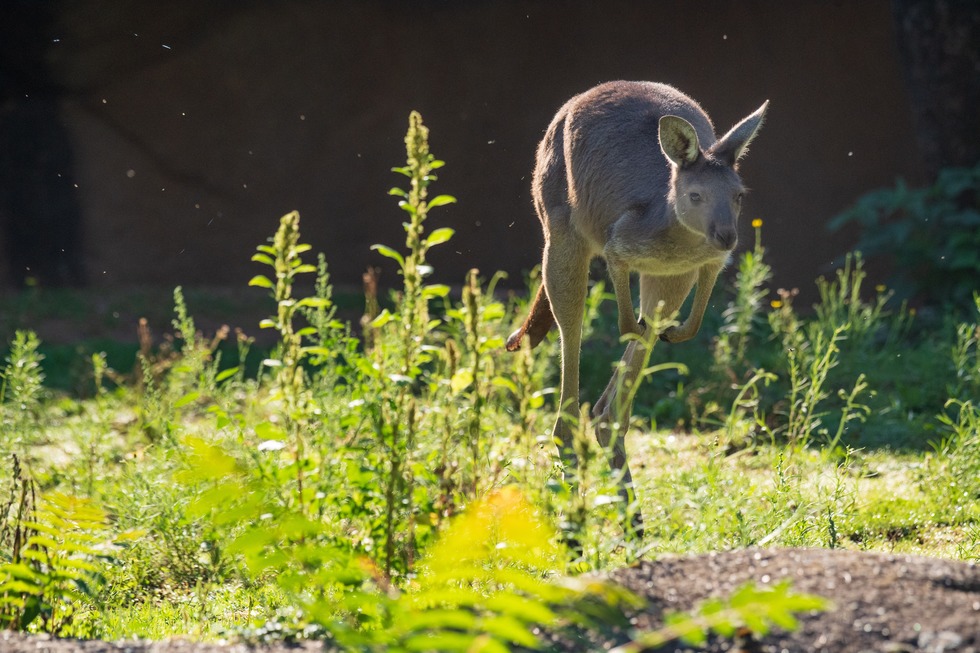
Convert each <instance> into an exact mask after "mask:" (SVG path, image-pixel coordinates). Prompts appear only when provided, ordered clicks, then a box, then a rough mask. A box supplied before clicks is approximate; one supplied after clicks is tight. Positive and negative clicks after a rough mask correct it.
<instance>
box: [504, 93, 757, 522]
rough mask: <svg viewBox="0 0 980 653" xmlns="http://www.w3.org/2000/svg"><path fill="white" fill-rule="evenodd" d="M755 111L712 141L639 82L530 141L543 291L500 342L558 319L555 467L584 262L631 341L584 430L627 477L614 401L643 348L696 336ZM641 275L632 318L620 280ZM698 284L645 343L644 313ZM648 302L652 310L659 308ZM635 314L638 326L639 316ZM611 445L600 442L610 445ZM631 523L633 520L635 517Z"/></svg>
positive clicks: (731, 224) (568, 442)
mask: <svg viewBox="0 0 980 653" xmlns="http://www.w3.org/2000/svg"><path fill="white" fill-rule="evenodd" d="M767 105H768V102H766V103H765V104H763V105H762V106H761V107H760V108H759V109H758V110H757V111H756V112H755V113H753V114H752V115H750V116H748V117H747V118H745V119H744V120H742V121H741V122H740V123H738V124H737V125H735V127H733V128H732V130H731V131H729V132H728V133H727V134H725V135H724V136H723V137H721V138H717V137H716V136H715V131H714V127H713V126H712V124H711V119H710V118H708V115H707V114H706V113H705V112H704V110H702V109H701V107H700V106H698V104H697V103H696V102H695V101H694V100H692V99H691V98H689V97H687V96H686V95H684V94H683V93H681V92H680V91H678V90H677V89H675V88H673V87H671V86H667V85H665V84H656V83H652V82H610V83H607V84H602V85H600V86H597V87H595V88H593V89H591V90H589V91H586V92H585V93H582V94H581V95H577V96H575V97H573V98H572V99H571V100H569V101H568V102H567V103H565V105H564V106H563V107H562V108H561V109H559V110H558V113H557V114H556V115H555V117H554V119H553V120H552V122H551V125H550V126H549V127H548V130H547V132H546V133H545V136H544V139H543V140H542V141H541V144H540V145H539V146H538V152H537V162H536V165H535V169H534V180H533V187H532V191H533V196H534V205H535V209H536V210H537V214H538V218H539V219H540V220H541V227H542V229H543V230H544V241H545V243H544V258H543V265H542V277H543V283H542V285H541V288H539V290H538V293H537V295H536V296H535V298H534V302H533V304H532V306H531V310H530V313H529V315H528V316H527V319H526V320H525V321H524V324H523V325H522V326H521V328H520V329H518V330H517V331H515V332H514V333H513V334H511V336H510V337H509V338H508V340H507V349H508V350H510V351H515V350H517V349H519V348H520V346H521V341H522V340H523V338H524V337H525V336H528V337H529V339H530V343H531V346H532V347H533V346H535V345H537V344H538V343H539V342H540V341H541V340H542V339H543V338H544V337H545V335H547V333H548V331H549V330H550V329H551V327H552V326H553V325H554V324H555V322H557V324H558V329H559V331H560V334H561V398H560V404H559V411H558V418H557V420H556V422H555V427H554V436H555V440H556V443H558V444H559V446H560V447H561V450H562V451H561V453H562V456H563V457H564V459H565V461H566V464H570V465H572V466H574V465H575V464H576V463H577V461H576V459H575V455H574V453H573V449H572V438H573V436H572V429H571V426H570V425H569V423H568V422H567V421H566V419H565V415H573V416H574V415H577V414H578V405H579V352H580V345H581V337H582V317H583V313H584V309H585V297H586V290H587V283H588V271H589V261H590V260H591V259H592V258H594V257H596V256H601V257H602V258H604V259H605V260H606V265H607V267H608V270H609V276H610V278H611V280H612V285H613V289H614V290H615V293H616V302H617V304H618V310H619V330H620V332H621V333H622V334H627V333H634V334H642V335H643V338H640V339H634V340H633V341H631V342H630V343H629V344H628V345H627V348H626V352H625V354H624V355H623V364H622V365H621V366H619V368H618V370H617V371H616V372H615V373H614V375H613V378H612V380H611V381H610V382H609V385H608V387H607V388H606V390H605V392H604V393H603V395H602V397H601V398H600V399H599V401H598V402H596V404H595V408H594V411H593V413H594V416H595V417H596V419H597V427H596V434H597V437H598V440H599V443H600V444H601V445H602V446H603V447H604V448H605V449H606V450H607V452H608V453H609V455H610V456H611V463H612V465H613V467H614V469H618V470H620V472H621V473H622V476H623V481H622V482H623V485H622V489H621V493H622V494H623V496H624V497H626V498H629V497H630V488H631V487H632V476H631V474H630V470H629V466H628V464H627V462H626V449H625V446H624V444H623V437H621V436H617V437H616V438H613V437H612V436H613V425H614V424H627V423H628V421H629V414H630V411H631V406H629V405H627V404H628V403H629V402H628V400H626V401H624V400H622V399H620V400H619V401H617V394H618V393H619V392H620V391H621V390H623V391H626V390H628V388H629V386H630V385H632V383H633V382H634V381H635V380H636V378H637V376H638V375H639V374H640V372H641V369H640V367H641V366H642V365H643V361H644V359H645V356H644V351H645V348H646V347H652V346H653V343H654V342H655V341H656V339H657V337H658V336H659V338H660V339H662V340H666V341H668V342H683V341H684V340H688V339H690V338H692V337H693V336H694V335H695V334H696V333H697V331H698V329H699V328H700V327H701V320H702V317H703V316H704V311H705V309H706V308H707V305H708V298H709V297H710V295H711V289H712V287H713V286H714V284H715V280H716V278H717V276H718V273H719V272H720V271H721V269H722V268H723V267H724V265H725V263H726V262H727V261H728V258H729V256H730V253H731V251H732V250H733V249H734V247H735V244H736V241H737V231H736V225H737V220H738V214H739V210H740V208H741V203H742V195H743V193H744V192H745V189H744V187H743V186H742V182H741V180H740V179H739V176H738V173H737V165H736V164H737V162H738V160H739V157H741V156H742V155H743V154H744V153H745V150H746V148H747V147H748V145H749V142H750V141H751V140H752V138H753V137H754V136H755V134H756V132H757V131H758V129H759V127H760V125H761V124H762V120H763V117H764V115H765V112H766V107H767ZM631 271H636V272H638V273H639V275H640V315H641V319H640V320H637V318H636V315H635V314H634V311H633V302H632V297H631V294H630V272H631ZM695 284H696V285H697V291H696V293H695V296H694V302H693V305H692V306H691V314H690V315H689V316H688V318H687V319H686V320H685V321H684V322H683V323H682V324H680V325H679V326H675V327H671V328H668V329H667V330H666V331H664V332H663V333H660V334H657V333H652V330H651V332H650V333H646V334H644V331H645V326H644V322H645V323H647V324H655V323H656V322H655V320H654V319H653V318H654V317H655V312H657V311H659V312H658V313H656V314H659V315H662V316H663V317H664V318H669V317H671V316H672V315H674V314H675V313H676V312H677V311H678V310H679V309H680V307H681V304H682V303H683V302H684V300H685V298H686V297H687V296H688V295H689V294H690V292H691V289H692V288H693V287H694V286H695ZM658 305H659V309H658ZM644 317H645V318H646V319H645V320H644V319H642V318H644ZM610 445H611V446H610ZM634 524H635V525H637V526H638V527H639V524H640V517H639V514H638V513H637V515H636V516H635V517H634Z"/></svg>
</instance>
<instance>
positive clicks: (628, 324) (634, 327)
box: [619, 318, 646, 336]
mask: <svg viewBox="0 0 980 653" xmlns="http://www.w3.org/2000/svg"><path fill="white" fill-rule="evenodd" d="M645 331H646V326H644V325H643V324H641V323H640V322H637V321H636V319H635V318H634V319H633V320H632V321H630V320H620V321H619V334H620V335H623V336H625V335H626V334H628V333H635V334H636V335H638V336H642V335H643V333H644V332H645Z"/></svg>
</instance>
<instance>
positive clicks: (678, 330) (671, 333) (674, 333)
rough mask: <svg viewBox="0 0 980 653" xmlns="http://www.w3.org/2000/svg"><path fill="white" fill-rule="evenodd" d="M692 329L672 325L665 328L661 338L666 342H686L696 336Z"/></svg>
mask: <svg viewBox="0 0 980 653" xmlns="http://www.w3.org/2000/svg"><path fill="white" fill-rule="evenodd" d="M695 333H697V331H695V332H694V333H691V332H690V331H687V330H685V329H684V328H683V327H676V326H672V327H670V328H669V329H665V330H664V332H663V333H661V334H660V339H661V340H663V341H664V342H674V343H677V342H684V341H686V340H690V339H691V338H693V337H694V334H695Z"/></svg>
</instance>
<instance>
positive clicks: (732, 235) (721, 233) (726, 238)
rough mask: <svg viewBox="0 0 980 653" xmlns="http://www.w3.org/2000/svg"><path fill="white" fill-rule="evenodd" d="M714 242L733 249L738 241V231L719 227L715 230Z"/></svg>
mask: <svg viewBox="0 0 980 653" xmlns="http://www.w3.org/2000/svg"><path fill="white" fill-rule="evenodd" d="M715 242H716V243H717V244H718V246H719V247H720V248H722V249H735V244H736V243H737V242H738V232H736V231H735V230H734V229H719V230H718V231H716V232H715Z"/></svg>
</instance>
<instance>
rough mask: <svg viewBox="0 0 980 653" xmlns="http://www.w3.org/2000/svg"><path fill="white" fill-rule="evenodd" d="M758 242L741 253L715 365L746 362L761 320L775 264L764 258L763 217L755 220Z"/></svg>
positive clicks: (717, 342) (716, 347)
mask: <svg viewBox="0 0 980 653" xmlns="http://www.w3.org/2000/svg"><path fill="white" fill-rule="evenodd" d="M752 227H753V228H754V229H755V246H754V247H753V248H752V250H750V251H747V252H745V253H744V254H742V256H741V258H740V259H739V265H738V274H737V275H736V276H735V296H734V297H733V298H732V300H731V301H730V302H729V303H728V307H727V308H726V309H725V311H724V313H722V317H723V318H724V324H723V326H722V327H721V329H720V330H719V332H718V337H717V339H716V340H715V343H714V351H713V353H714V359H715V365H717V366H718V367H719V368H721V369H722V370H733V373H734V368H739V367H742V366H744V365H745V355H746V352H747V349H748V345H749V340H750V337H751V334H752V331H753V329H754V328H755V327H756V326H757V324H758V323H759V322H760V320H761V310H760V309H761V308H762V306H763V303H764V301H765V299H766V297H767V295H768V294H769V291H768V290H767V289H766V288H765V287H764V286H765V284H766V282H768V281H769V279H771V278H772V267H771V266H770V265H769V264H768V263H766V261H765V251H766V250H765V248H764V247H763V246H762V220H758V219H756V220H753V221H752Z"/></svg>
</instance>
